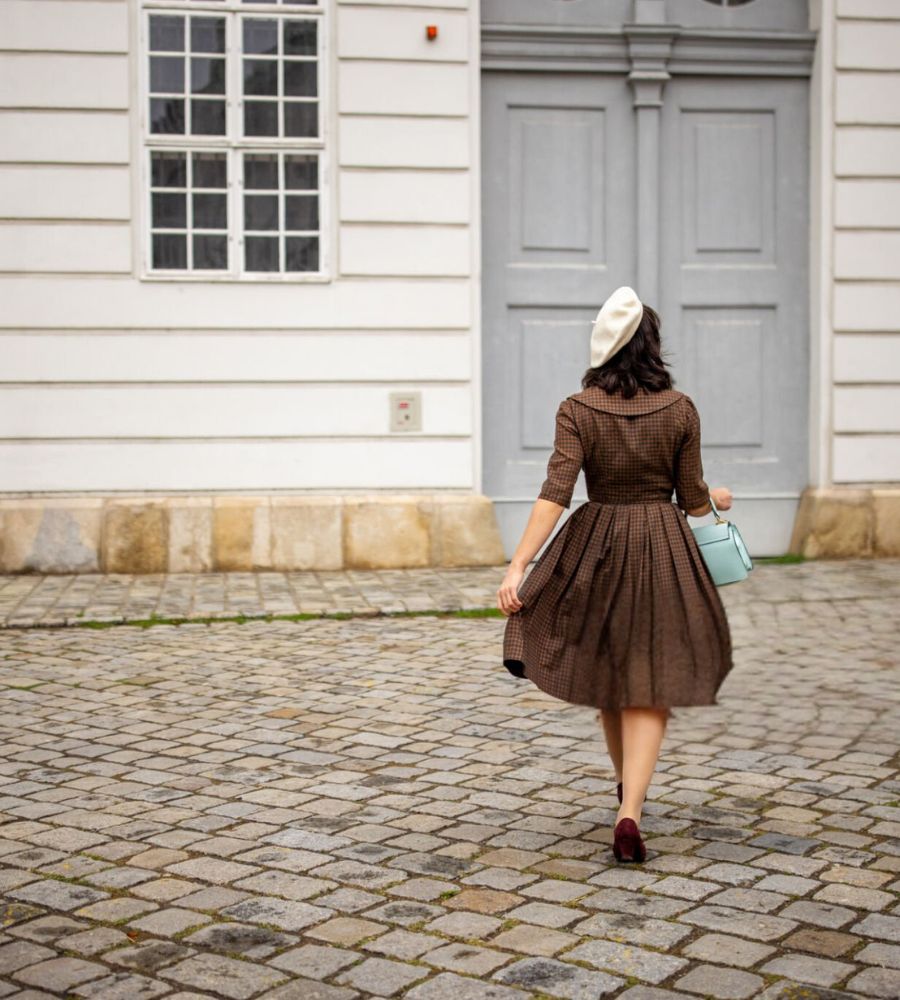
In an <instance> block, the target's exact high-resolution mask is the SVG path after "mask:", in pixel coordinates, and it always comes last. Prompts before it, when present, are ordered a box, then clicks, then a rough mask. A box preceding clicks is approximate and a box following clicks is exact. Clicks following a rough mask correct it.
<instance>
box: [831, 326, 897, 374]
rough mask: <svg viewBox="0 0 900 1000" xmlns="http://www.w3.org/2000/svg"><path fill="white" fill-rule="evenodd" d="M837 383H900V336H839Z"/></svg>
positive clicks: (836, 342) (835, 351) (836, 339)
mask: <svg viewBox="0 0 900 1000" xmlns="http://www.w3.org/2000/svg"><path fill="white" fill-rule="evenodd" d="M834 380H835V381H836V382H898V383H900V333H897V334H887V333H883V334H873V335H868V334H864V333H852V334H837V335H836V336H835V338H834Z"/></svg>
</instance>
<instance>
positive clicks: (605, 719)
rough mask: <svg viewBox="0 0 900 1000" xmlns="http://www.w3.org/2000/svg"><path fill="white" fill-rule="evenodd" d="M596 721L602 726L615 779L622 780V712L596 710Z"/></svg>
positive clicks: (603, 709)
mask: <svg viewBox="0 0 900 1000" xmlns="http://www.w3.org/2000/svg"><path fill="white" fill-rule="evenodd" d="M597 721H598V722H599V723H600V724H601V725H602V726H603V735H604V736H605V737H606V748H607V750H609V759H610V760H611V761H612V765H613V767H614V768H615V771H616V781H621V780H622V714H621V712H619V711H608V710H607V709H605V708H601V709H598V710H597Z"/></svg>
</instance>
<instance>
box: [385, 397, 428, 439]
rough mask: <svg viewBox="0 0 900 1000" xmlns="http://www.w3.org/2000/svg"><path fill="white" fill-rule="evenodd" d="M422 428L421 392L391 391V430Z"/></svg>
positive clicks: (418, 429) (416, 429)
mask: <svg viewBox="0 0 900 1000" xmlns="http://www.w3.org/2000/svg"><path fill="white" fill-rule="evenodd" d="M421 429H422V393H421V392H392V393H391V430H392V431H420V430H421Z"/></svg>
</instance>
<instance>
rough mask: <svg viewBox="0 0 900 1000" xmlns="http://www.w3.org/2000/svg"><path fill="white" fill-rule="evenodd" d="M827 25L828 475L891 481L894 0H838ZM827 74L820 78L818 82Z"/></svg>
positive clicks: (898, 278)
mask: <svg viewBox="0 0 900 1000" xmlns="http://www.w3.org/2000/svg"><path fill="white" fill-rule="evenodd" d="M834 29H835V57H834V61H835V66H834V68H833V69H832V79H833V83H834V96H835V108H834V122H833V139H834V176H833V177H832V178H831V184H832V186H833V187H832V193H833V211H834V230H833V232H832V234H831V239H832V251H833V276H832V289H831V291H832V295H831V299H832V301H831V305H832V309H831V320H832V333H833V338H834V340H833V354H832V372H831V378H832V404H833V409H832V479H833V481H834V482H835V483H863V482H865V483H869V482H895V481H898V480H900V319H898V317H900V4H898V3H896V2H894V0H837V6H836V18H835V24H834ZM832 79H828V77H826V79H825V80H824V81H823V86H828V85H829V84H830V83H831V82H832ZM830 138H831V136H828V137H826V141H827V140H829V139H830ZM826 238H827V234H826Z"/></svg>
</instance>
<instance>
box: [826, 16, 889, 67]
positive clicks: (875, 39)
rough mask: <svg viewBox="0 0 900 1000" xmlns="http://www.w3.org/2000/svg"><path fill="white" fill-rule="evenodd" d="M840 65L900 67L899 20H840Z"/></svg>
mask: <svg viewBox="0 0 900 1000" xmlns="http://www.w3.org/2000/svg"><path fill="white" fill-rule="evenodd" d="M837 65H838V67H839V68H841V69H900V20H898V21H886V22H884V23H882V24H877V23H876V24H873V23H872V22H871V21H839V22H838V27H837Z"/></svg>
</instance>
